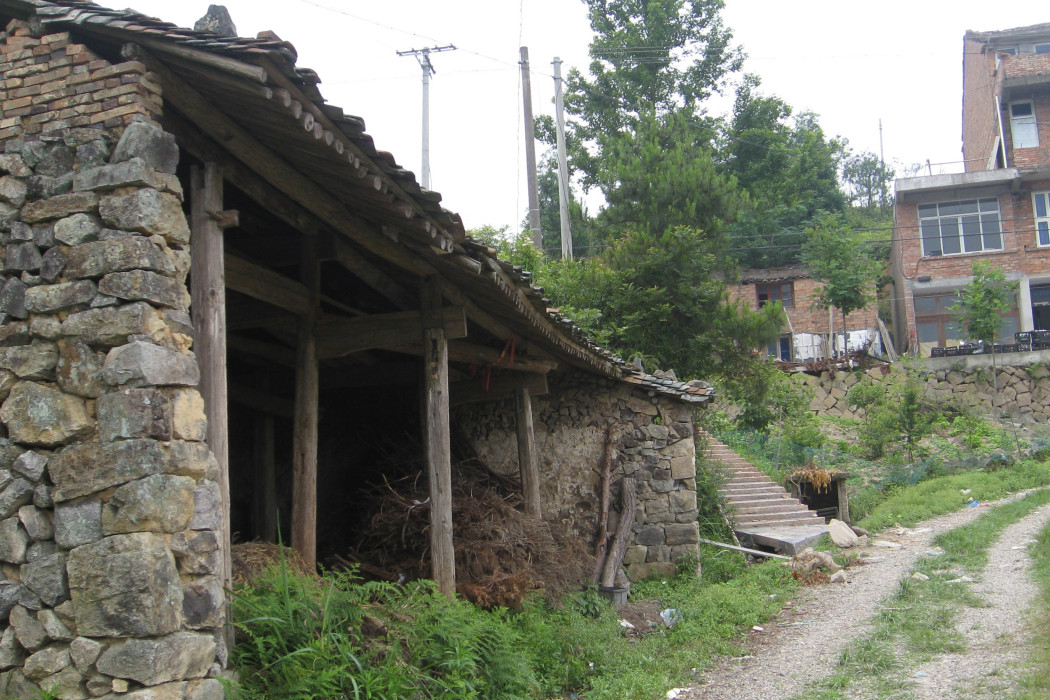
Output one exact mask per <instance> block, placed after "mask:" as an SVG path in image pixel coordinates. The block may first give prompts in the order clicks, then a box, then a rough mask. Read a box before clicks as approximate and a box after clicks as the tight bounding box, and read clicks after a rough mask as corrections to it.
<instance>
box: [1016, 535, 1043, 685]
mask: <svg viewBox="0 0 1050 700" xmlns="http://www.w3.org/2000/svg"><path fill="white" fill-rule="evenodd" d="M1031 556H1032V569H1031V575H1032V578H1033V580H1034V581H1035V582H1036V584H1037V585H1038V586H1039V597H1038V599H1037V600H1036V603H1035V605H1034V606H1033V607H1032V610H1031V611H1030V612H1029V628H1030V629H1031V630H1033V634H1034V639H1033V640H1032V642H1033V643H1032V644H1030V645H1029V649H1030V650H1031V651H1030V653H1029V657H1028V668H1027V669H1026V672H1025V675H1024V677H1023V678H1022V679H1021V683H1020V692H1019V693H1018V695H1017V697H1018V698H1019V700H1039V699H1040V698H1047V697H1050V625H1048V624H1047V622H1048V621H1050V527H1047V528H1046V529H1044V530H1043V531H1042V532H1041V533H1040V535H1039V538H1038V539H1037V540H1036V544H1035V546H1034V547H1032V550H1031Z"/></svg>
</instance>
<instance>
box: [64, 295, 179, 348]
mask: <svg viewBox="0 0 1050 700" xmlns="http://www.w3.org/2000/svg"><path fill="white" fill-rule="evenodd" d="M164 330H165V327H164V320H163V317H162V316H161V315H160V314H159V313H158V312H157V310H156V309H154V308H153V307H152V306H150V305H149V304H146V303H144V302H136V303H134V304H126V305H124V306H116V307H108V308H102V309H88V310H87V311H79V312H77V313H74V314H70V315H69V317H68V318H67V319H66V320H65V321H63V323H62V333H63V334H64V335H66V336H68V337H71V338H78V339H79V340H81V341H83V342H85V343H87V344H88V345H109V346H114V345H123V344H125V343H127V342H128V336H131V335H142V336H146V337H152V336H154V335H159V334H161V333H163V332H164Z"/></svg>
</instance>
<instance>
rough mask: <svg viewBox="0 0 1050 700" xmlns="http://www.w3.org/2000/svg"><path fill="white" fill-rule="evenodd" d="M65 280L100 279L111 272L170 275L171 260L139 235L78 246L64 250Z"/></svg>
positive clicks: (151, 242) (171, 268)
mask: <svg viewBox="0 0 1050 700" xmlns="http://www.w3.org/2000/svg"><path fill="white" fill-rule="evenodd" d="M65 269H66V277H69V278H70V279H81V278H87V277H102V276H103V275H108V274H110V273H113V272H126V271H128V270H153V271H154V272H160V273H161V274H168V275H170V274H174V272H175V265H174V263H172V261H171V258H169V257H168V256H167V255H165V254H164V251H163V250H162V249H161V248H160V246H158V245H157V244H156V243H154V242H153V241H151V240H149V239H148V238H143V237H141V236H123V237H119V238H107V239H105V240H99V241H92V242H90V243H81V244H80V245H77V246H73V247H71V248H68V249H67V250H66V268H65Z"/></svg>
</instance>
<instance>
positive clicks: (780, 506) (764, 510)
mask: <svg viewBox="0 0 1050 700" xmlns="http://www.w3.org/2000/svg"><path fill="white" fill-rule="evenodd" d="M778 501H779V502H778ZM808 512H809V509H808V508H806V507H804V506H803V505H802V504H800V503H799V502H798V501H795V502H794V503H792V501H791V499H789V498H781V499H776V500H771V501H765V502H763V503H761V504H755V505H749V506H743V505H740V504H739V503H734V504H733V505H731V506H730V507H729V514H730V515H731V516H737V517H739V516H741V515H767V514H773V513H800V514H803V515H804V514H806V513H808Z"/></svg>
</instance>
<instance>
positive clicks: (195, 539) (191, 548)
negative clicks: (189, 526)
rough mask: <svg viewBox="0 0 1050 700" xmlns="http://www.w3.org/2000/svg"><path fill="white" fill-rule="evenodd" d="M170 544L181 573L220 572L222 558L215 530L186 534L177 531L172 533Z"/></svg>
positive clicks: (205, 573)
mask: <svg viewBox="0 0 1050 700" xmlns="http://www.w3.org/2000/svg"><path fill="white" fill-rule="evenodd" d="M170 546H171V551H172V553H173V554H174V555H175V559H176V560H177V561H178V565H179V571H180V572H181V573H184V574H192V575H197V576H200V575H208V574H217V573H219V572H220V568H221V566H222V559H221V556H220V554H221V553H220V551H219V537H218V535H217V534H216V531H214V530H205V531H202V532H196V533H193V534H192V535H188V536H187V535H186V534H184V533H178V534H175V535H172V537H171V545H170Z"/></svg>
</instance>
